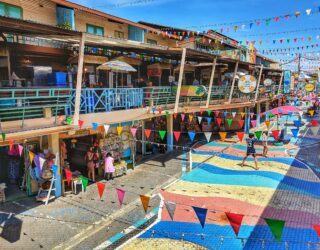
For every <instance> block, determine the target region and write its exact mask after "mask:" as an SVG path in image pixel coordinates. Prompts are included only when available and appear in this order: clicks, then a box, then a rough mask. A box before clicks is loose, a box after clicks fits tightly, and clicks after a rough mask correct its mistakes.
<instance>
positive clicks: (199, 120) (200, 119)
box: [197, 116, 202, 124]
mask: <svg viewBox="0 0 320 250" xmlns="http://www.w3.org/2000/svg"><path fill="white" fill-rule="evenodd" d="M197 118H198V122H199V124H200V123H201V121H202V117H201V116H198V117H197Z"/></svg>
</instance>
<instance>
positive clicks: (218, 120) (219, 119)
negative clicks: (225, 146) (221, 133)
mask: <svg viewBox="0 0 320 250" xmlns="http://www.w3.org/2000/svg"><path fill="white" fill-rule="evenodd" d="M216 120H217V124H218V126H219V127H220V124H221V118H217V119H216Z"/></svg>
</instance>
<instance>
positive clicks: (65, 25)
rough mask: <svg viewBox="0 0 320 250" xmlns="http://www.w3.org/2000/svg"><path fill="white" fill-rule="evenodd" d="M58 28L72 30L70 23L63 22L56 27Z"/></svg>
mask: <svg viewBox="0 0 320 250" xmlns="http://www.w3.org/2000/svg"><path fill="white" fill-rule="evenodd" d="M57 27H58V28H61V29H66V30H72V25H71V23H70V22H64V23H60V24H58V25H57Z"/></svg>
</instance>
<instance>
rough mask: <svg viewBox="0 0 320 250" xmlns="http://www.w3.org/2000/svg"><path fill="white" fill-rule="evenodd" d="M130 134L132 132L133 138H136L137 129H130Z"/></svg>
mask: <svg viewBox="0 0 320 250" xmlns="http://www.w3.org/2000/svg"><path fill="white" fill-rule="evenodd" d="M130 132H131V134H132V136H133V137H134V138H135V137H136V134H137V128H130Z"/></svg>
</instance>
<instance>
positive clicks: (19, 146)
mask: <svg viewBox="0 0 320 250" xmlns="http://www.w3.org/2000/svg"><path fill="white" fill-rule="evenodd" d="M18 150H19V155H20V156H22V153H23V146H21V145H20V144H19V145H18Z"/></svg>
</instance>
